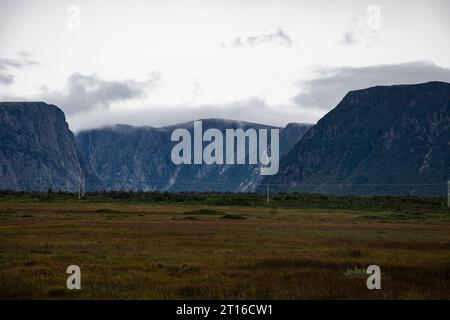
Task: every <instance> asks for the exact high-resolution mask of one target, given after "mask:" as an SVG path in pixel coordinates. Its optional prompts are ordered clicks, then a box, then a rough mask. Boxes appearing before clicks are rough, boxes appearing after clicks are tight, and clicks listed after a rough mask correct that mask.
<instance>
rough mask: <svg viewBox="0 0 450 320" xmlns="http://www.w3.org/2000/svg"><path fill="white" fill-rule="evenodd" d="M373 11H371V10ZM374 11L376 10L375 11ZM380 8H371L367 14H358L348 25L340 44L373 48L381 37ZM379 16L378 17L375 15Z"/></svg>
mask: <svg viewBox="0 0 450 320" xmlns="http://www.w3.org/2000/svg"><path fill="white" fill-rule="evenodd" d="M371 8H372V10H369V9H371ZM373 9H376V10H375V11H373ZM379 10H380V9H379V7H377V6H369V7H368V11H367V12H366V13H362V12H356V13H355V14H354V15H353V17H352V18H351V19H350V21H349V22H348V25H347V30H346V31H345V32H344V34H343V36H342V39H341V41H340V44H342V45H345V46H355V45H363V46H365V47H372V46H373V45H375V43H376V42H377V40H378V39H379V38H380V36H381V28H380V25H379V24H380V16H379ZM374 13H375V14H377V15H374Z"/></svg>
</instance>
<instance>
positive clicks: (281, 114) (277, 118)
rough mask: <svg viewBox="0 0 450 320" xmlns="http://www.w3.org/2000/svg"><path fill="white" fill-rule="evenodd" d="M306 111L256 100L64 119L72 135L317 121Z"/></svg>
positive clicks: (155, 107) (117, 111) (152, 107)
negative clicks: (218, 122) (124, 128)
mask: <svg viewBox="0 0 450 320" xmlns="http://www.w3.org/2000/svg"><path fill="white" fill-rule="evenodd" d="M311 114H312V113H311V112H310V111H309V110H299V108H296V107H291V108H289V107H287V106H284V105H268V104H267V103H266V101H264V100H262V99H260V98H256V97H254V98H247V99H243V100H238V101H230V102H228V103H223V104H207V105H206V104H203V105H195V106H194V105H186V104H179V105H148V104H147V105H145V108H137V109H135V110H133V112H129V111H127V110H125V109H123V108H116V109H110V110H107V112H102V113H101V116H99V113H98V112H97V111H95V110H92V111H90V112H88V113H85V114H73V115H69V116H68V122H69V123H70V128H71V129H72V130H73V131H74V132H79V131H81V130H85V129H92V128H98V127H102V126H109V125H114V124H118V123H121V124H129V125H135V126H143V125H148V126H154V127H161V126H167V125H174V124H177V123H182V122H188V121H193V120H196V119H206V118H222V119H231V120H240V121H247V122H254V123H265V124H270V125H279V126H285V125H286V124H287V123H289V122H305V123H312V122H315V121H316V120H317V119H316V118H315V117H311Z"/></svg>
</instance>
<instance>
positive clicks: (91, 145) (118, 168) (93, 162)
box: [76, 119, 310, 191]
mask: <svg viewBox="0 0 450 320" xmlns="http://www.w3.org/2000/svg"><path fill="white" fill-rule="evenodd" d="M202 123H203V131H205V130H207V129H209V128H216V129H219V130H220V131H221V132H222V134H224V135H225V130H226V129H236V128H241V129H243V130H247V129H249V128H253V129H256V130H258V129H270V128H275V127H270V126H265V125H261V124H254V123H247V122H240V121H231V120H223V119H206V120H203V121H202ZM309 127H310V125H304V124H289V125H288V126H287V127H286V129H283V128H280V155H281V154H283V152H287V151H288V150H289V149H290V148H291V147H292V146H293V145H294V144H295V143H296V142H297V141H298V140H299V139H300V138H301V137H302V135H303V134H304V132H305V131H306V130H307V129H309ZM177 128H186V129H188V131H189V132H190V133H191V138H192V139H193V136H194V135H193V122H187V123H182V124H178V125H175V126H169V127H163V128H152V127H132V126H126V125H117V126H115V127H111V128H102V129H96V130H89V131H83V132H80V133H79V134H78V135H77V137H76V140H77V143H78V145H79V147H80V150H81V152H82V153H83V155H84V156H85V158H86V159H87V163H88V166H89V167H91V168H92V169H93V171H94V172H95V173H96V174H97V176H98V177H99V178H100V180H101V181H102V183H103V185H104V186H105V188H106V189H110V190H129V189H132V190H144V191H150V190H156V191H212V190H215V191H254V190H255V189H256V187H257V185H258V183H259V182H260V181H261V180H262V176H260V174H259V166H258V165H248V164H246V165H214V164H213V165H206V164H202V165H194V164H192V165H174V164H173V163H172V160H171V158H170V155H171V150H172V147H173V146H174V145H175V144H177V142H172V141H171V139H170V136H171V134H172V131H173V130H175V129H177ZM206 144H207V143H206V142H205V143H204V144H203V145H204V146H205V145H206ZM192 145H193V144H192Z"/></svg>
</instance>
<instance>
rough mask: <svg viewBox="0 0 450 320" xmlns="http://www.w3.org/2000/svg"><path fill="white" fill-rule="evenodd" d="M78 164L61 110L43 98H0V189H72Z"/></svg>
mask: <svg viewBox="0 0 450 320" xmlns="http://www.w3.org/2000/svg"><path fill="white" fill-rule="evenodd" d="M81 176H82V168H81V166H80V159H79V157H78V151H77V147H76V145H75V139H74V136H73V134H72V132H71V131H70V130H69V127H68V125H67V122H66V120H65V116H64V113H63V112H62V111H61V110H60V109H59V108H58V107H56V106H54V105H48V104H46V103H43V102H0V189H13V190H23V191H47V190H48V188H51V189H52V190H54V191H58V190H63V191H75V190H77V189H78V188H79V184H80V179H81Z"/></svg>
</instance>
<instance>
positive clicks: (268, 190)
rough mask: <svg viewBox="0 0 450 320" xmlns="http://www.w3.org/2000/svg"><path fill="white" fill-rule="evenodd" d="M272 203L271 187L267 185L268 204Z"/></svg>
mask: <svg viewBox="0 0 450 320" xmlns="http://www.w3.org/2000/svg"><path fill="white" fill-rule="evenodd" d="M269 201H270V185H269V184H268V185H267V203H269Z"/></svg>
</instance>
